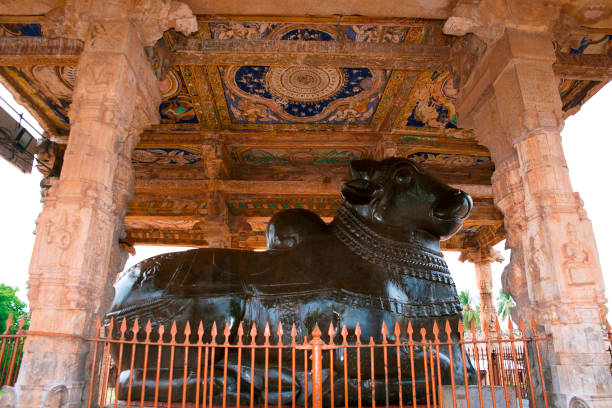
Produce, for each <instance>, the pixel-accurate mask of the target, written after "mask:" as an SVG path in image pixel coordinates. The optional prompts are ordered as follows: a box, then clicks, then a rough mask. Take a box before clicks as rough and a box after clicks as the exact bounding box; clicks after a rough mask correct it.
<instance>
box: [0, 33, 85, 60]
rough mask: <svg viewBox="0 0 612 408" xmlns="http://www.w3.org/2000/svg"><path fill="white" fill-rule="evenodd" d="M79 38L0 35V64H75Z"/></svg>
mask: <svg viewBox="0 0 612 408" xmlns="http://www.w3.org/2000/svg"><path fill="white" fill-rule="evenodd" d="M82 51H83V42H82V41H81V40H75V39H67V38H52V39H51V38H45V37H0V65H9V66H19V65H76V64H77V61H78V59H79V56H80V55H81V52H82Z"/></svg>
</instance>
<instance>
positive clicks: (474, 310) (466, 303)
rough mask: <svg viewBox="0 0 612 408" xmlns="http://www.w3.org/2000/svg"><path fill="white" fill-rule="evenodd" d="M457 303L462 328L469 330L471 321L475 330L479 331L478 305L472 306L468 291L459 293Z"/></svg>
mask: <svg viewBox="0 0 612 408" xmlns="http://www.w3.org/2000/svg"><path fill="white" fill-rule="evenodd" d="M459 301H460V302H461V309H462V311H461V315H462V320H463V327H465V328H466V329H468V330H469V328H470V327H471V325H472V321H473V322H474V325H475V326H476V328H477V329H480V305H477V306H473V305H472V302H473V301H474V299H473V298H472V296H470V291H469V290H462V291H461V292H460V293H459Z"/></svg>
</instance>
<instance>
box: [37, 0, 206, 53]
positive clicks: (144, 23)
mask: <svg viewBox="0 0 612 408" xmlns="http://www.w3.org/2000/svg"><path fill="white" fill-rule="evenodd" d="M46 17H47V19H46V22H45V23H44V24H43V31H44V33H45V35H46V36H48V37H71V38H79V39H81V40H83V41H86V40H87V38H88V36H89V35H90V27H91V25H92V24H102V25H104V24H112V22H113V21H129V22H130V23H131V24H132V25H133V26H134V28H135V29H136V30H137V32H138V36H139V38H140V41H141V42H142V45H143V46H145V47H149V46H153V45H154V44H155V42H156V41H157V40H158V39H160V38H161V36H162V34H163V33H164V32H165V31H166V30H169V29H170V28H174V29H176V31H178V32H180V33H182V34H185V35H189V34H191V33H192V32H194V31H197V29H198V24H197V20H196V17H195V16H194V15H193V13H192V12H191V9H190V8H189V6H188V5H187V4H185V3H183V2H181V1H176V0H128V1H123V0H105V1H100V0H87V1H82V0H67V1H66V2H65V4H64V6H61V7H58V8H55V9H53V10H51V11H50V12H49V13H47V15H46Z"/></svg>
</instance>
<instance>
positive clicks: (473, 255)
mask: <svg viewBox="0 0 612 408" xmlns="http://www.w3.org/2000/svg"><path fill="white" fill-rule="evenodd" d="M459 260H460V261H461V262H465V261H468V262H471V263H473V264H482V263H487V264H491V263H493V262H503V261H504V257H503V256H502V254H500V253H499V251H497V250H495V249H494V248H493V247H490V246H482V247H478V248H469V249H464V250H463V251H461V256H459Z"/></svg>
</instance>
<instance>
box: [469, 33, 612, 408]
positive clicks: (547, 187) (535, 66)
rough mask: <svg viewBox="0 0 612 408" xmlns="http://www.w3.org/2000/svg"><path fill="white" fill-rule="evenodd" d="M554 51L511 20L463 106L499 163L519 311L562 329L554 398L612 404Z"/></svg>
mask: <svg viewBox="0 0 612 408" xmlns="http://www.w3.org/2000/svg"><path fill="white" fill-rule="evenodd" d="M554 60H555V56H554V52H553V49H552V46H551V41H550V37H549V36H548V35H547V34H545V33H542V32H533V31H527V30H516V29H513V28H506V30H505V32H504V34H503V35H502V36H501V38H500V39H499V40H498V41H497V42H495V43H492V44H490V45H489V50H488V51H487V53H486V54H484V55H483V56H482V57H481V59H480V61H479V62H478V64H477V66H476V67H475V69H474V70H473V72H472V76H471V77H470V78H469V79H468V81H467V82H466V85H465V87H464V88H463V89H462V90H461V91H460V92H461V97H460V102H459V107H458V109H459V111H460V112H461V113H462V115H463V116H462V117H463V118H464V119H465V120H466V121H469V122H470V123H471V124H472V126H474V127H475V134H476V137H477V139H478V140H479V141H480V142H481V143H482V144H483V145H485V146H487V147H489V148H490V150H491V154H492V158H493V160H494V161H495V163H496V170H495V173H494V175H493V178H492V182H493V190H494V197H495V202H496V204H497V206H498V207H499V208H500V209H501V210H502V212H503V213H504V215H505V226H506V231H507V232H508V246H509V247H510V248H511V249H512V257H511V260H510V264H509V265H508V267H507V268H506V270H505V271H504V275H503V283H504V289H505V290H506V291H507V292H508V293H510V294H511V295H512V296H513V298H514V299H515V301H516V302H517V305H518V308H517V313H518V314H519V315H521V316H522V317H524V318H531V317H532V316H536V317H537V320H538V322H540V324H541V325H542V326H541V327H540V328H539V329H538V331H541V333H539V334H544V333H546V334H550V335H552V337H553V340H552V344H551V345H550V347H546V350H544V351H543V356H544V363H545V366H546V369H545V377H546V381H547V382H546V387H547V390H548V395H549V397H550V401H551V404H552V406H555V407H557V406H558V407H566V406H567V404H569V401H570V399H571V398H572V396H573V395H581V398H583V399H584V400H585V401H588V404H590V406H593V407H596V406H605V405H606V404H608V405H609V403H610V402H609V401H610V400H611V399H612V379H611V378H610V376H609V367H608V360H609V358H608V357H607V356H605V355H604V353H603V350H605V347H604V345H603V341H602V336H601V334H600V333H599V327H600V324H601V321H602V316H603V315H605V313H606V310H607V309H606V307H605V303H606V298H605V296H604V285H603V280H602V273H601V267H600V266H599V260H598V255H597V247H596V245H595V242H594V238H593V231H592V227H591V223H590V221H589V220H588V218H587V216H586V214H585V211H584V209H583V208H582V202H581V201H580V200H579V197H578V196H577V195H576V194H575V193H574V192H573V190H572V187H571V184H570V180H569V174H568V171H567V165H566V163H565V159H564V155H563V150H562V147H561V136H560V134H559V132H560V129H561V128H562V126H563V119H562V116H563V115H562V113H561V101H560V98H559V93H558V92H557V90H556V88H555V77H554V72H553V70H552V63H553V62H554ZM578 242H580V244H579V245H578ZM570 356H571V357H570ZM596 356H599V357H596ZM538 387H540V385H538ZM604 401H606V402H604Z"/></svg>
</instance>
